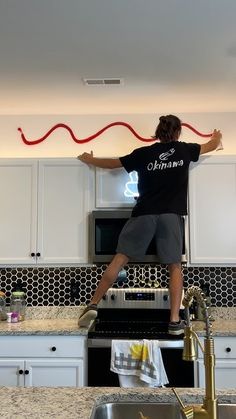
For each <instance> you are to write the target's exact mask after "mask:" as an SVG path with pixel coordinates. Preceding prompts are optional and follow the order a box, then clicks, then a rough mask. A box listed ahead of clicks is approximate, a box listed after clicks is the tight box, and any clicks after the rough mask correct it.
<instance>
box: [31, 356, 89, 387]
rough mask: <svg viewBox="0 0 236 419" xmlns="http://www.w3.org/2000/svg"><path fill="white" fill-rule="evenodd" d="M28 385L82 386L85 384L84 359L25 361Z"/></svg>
mask: <svg viewBox="0 0 236 419" xmlns="http://www.w3.org/2000/svg"><path fill="white" fill-rule="evenodd" d="M25 370H26V371H27V372H28V373H27V374H26V375H25V386H27V387H81V386H84V385H85V379H84V368H83V360H82V359H74V360H66V359H63V360H58V359H57V360H54V359H50V360H47V359H41V360H40V359H35V360H27V361H26V362H25Z"/></svg>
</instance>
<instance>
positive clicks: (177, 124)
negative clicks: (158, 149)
mask: <svg viewBox="0 0 236 419" xmlns="http://www.w3.org/2000/svg"><path fill="white" fill-rule="evenodd" d="M180 133H181V121H180V119H179V118H178V117H177V116H175V115H166V116H161V117H160V118H159V124H158V126H157V128H156V131H155V136H154V138H156V139H159V140H160V141H161V142H163V143H168V142H169V141H173V140H175V139H176V135H178V136H179V134H180Z"/></svg>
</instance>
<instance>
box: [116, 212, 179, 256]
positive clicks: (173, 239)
mask: <svg viewBox="0 0 236 419" xmlns="http://www.w3.org/2000/svg"><path fill="white" fill-rule="evenodd" d="M153 237H154V239H155V243H156V249H157V260H158V262H160V263H164V264H169V263H180V262H181V256H182V248H183V219H182V217H181V216H180V215H177V214H154V215H140V216H138V217H131V218H130V219H129V220H128V221H127V222H126V224H125V225H124V227H123V229H122V231H121V233H120V237H119V240H118V244H117V249H116V252H117V253H122V254H124V255H126V256H127V257H129V258H130V259H132V260H134V261H135V260H140V258H142V256H143V255H145V253H146V251H147V248H148V246H149V244H150V242H151V240H152V238H153Z"/></svg>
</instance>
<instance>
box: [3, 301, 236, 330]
mask: <svg viewBox="0 0 236 419" xmlns="http://www.w3.org/2000/svg"><path fill="white" fill-rule="evenodd" d="M83 309H84V307H83V306H79V307H75V306H68V307H64V306H62V307H60V306H58V307H55V306H51V307H50V306H42V307H41V306H38V307H27V310H26V320H24V321H23V322H19V323H7V322H6V321H0V335H77V336H78V335H82V336H87V333H88V328H84V327H83V328H81V327H79V326H78V317H79V315H80V313H81V311H82V310H83ZM212 312H213V317H214V318H215V319H216V320H214V321H213V322H212V331H213V336H236V310H235V309H234V308H233V309H232V308H230V309H229V308H219V309H214V310H212ZM225 319H227V320H225ZM192 324H193V328H194V330H195V331H196V332H197V334H198V335H199V336H204V335H205V331H204V329H205V324H204V322H202V321H193V322H192Z"/></svg>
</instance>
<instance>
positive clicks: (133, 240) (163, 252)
mask: <svg viewBox="0 0 236 419" xmlns="http://www.w3.org/2000/svg"><path fill="white" fill-rule="evenodd" d="M180 134H181V121H180V119H179V118H178V117H177V116H174V115H166V116H161V117H160V119H159V124H158V126H157V128H156V132H155V136H154V138H155V139H158V140H159V141H158V142H155V143H154V144H152V145H149V146H145V147H140V148H137V149H135V150H134V151H133V152H132V153H130V154H128V155H126V156H123V157H120V158H96V157H93V153H92V152H91V153H83V154H81V155H80V156H78V159H79V160H80V161H82V162H84V163H86V164H88V165H92V166H95V167H100V168H104V169H117V168H120V167H124V169H125V170H126V171H127V172H128V173H130V172H132V171H134V170H135V171H136V172H137V173H138V192H139V197H138V199H137V202H136V205H135V206H134V208H133V211H132V215H131V218H130V219H129V220H128V221H127V223H126V224H125V226H124V227H123V229H122V231H121V233H120V236H119V240H118V245H117V249H116V255H115V256H114V258H113V260H112V261H111V263H110V264H109V265H108V267H107V269H106V270H105V272H104V273H103V275H102V278H101V281H100V282H99V284H98V287H97V289H96V291H95V293H94V296H93V298H92V300H91V302H90V304H89V305H88V306H87V307H86V308H85V309H84V311H83V312H82V314H81V316H80V318H79V321H78V323H79V326H84V327H85V326H89V324H90V322H91V320H94V319H95V318H96V316H97V304H98V303H99V301H100V300H101V298H102V297H103V295H104V294H105V293H106V291H107V290H108V288H110V287H111V286H112V284H113V283H114V282H115V280H116V279H117V277H118V274H119V272H120V270H121V269H122V268H123V267H124V266H125V265H126V264H127V263H128V261H129V259H130V258H132V259H133V260H135V259H136V258H140V256H142V255H144V254H145V253H146V250H147V248H148V245H149V243H150V241H151V240H152V238H153V237H155V242H156V248H157V254H158V259H159V261H160V263H162V264H166V265H167V266H168V271H169V275H170V280H169V293H170V322H169V327H168V332H169V334H172V335H180V334H182V333H184V321H183V320H181V319H180V317H179V310H180V305H181V298H182V292H183V276H182V269H181V256H182V244H183V243H182V240H183V230H182V229H183V223H182V220H181V217H182V216H183V215H186V214H187V187H188V172H189V164H190V162H191V161H193V162H196V161H198V159H199V155H200V154H204V153H208V152H210V151H213V150H216V149H217V148H218V147H219V146H220V144H221V138H222V135H221V132H220V131H219V130H214V132H213V134H212V136H211V138H210V140H209V141H208V142H207V143H205V144H201V145H200V144H197V143H186V142H181V141H179V137H180Z"/></svg>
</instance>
